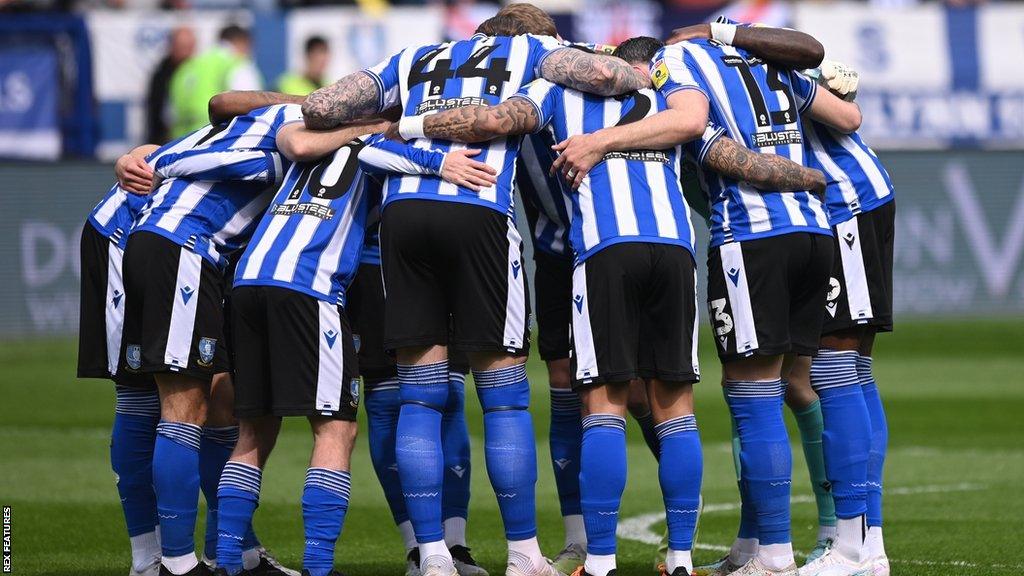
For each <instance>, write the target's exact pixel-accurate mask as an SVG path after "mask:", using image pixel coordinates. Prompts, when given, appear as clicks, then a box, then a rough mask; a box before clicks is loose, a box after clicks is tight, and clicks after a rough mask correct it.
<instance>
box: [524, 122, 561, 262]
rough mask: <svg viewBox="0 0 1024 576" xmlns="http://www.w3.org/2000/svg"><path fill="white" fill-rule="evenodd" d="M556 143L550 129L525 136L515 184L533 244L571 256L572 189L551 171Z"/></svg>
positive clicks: (535, 247)
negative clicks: (553, 148)
mask: <svg viewBox="0 0 1024 576" xmlns="http://www.w3.org/2000/svg"><path fill="white" fill-rule="evenodd" d="M555 143H556V142H555V136H554V134H552V133H551V131H550V130H542V131H541V132H538V133H537V134H531V135H529V136H527V137H526V138H524V139H523V143H522V146H521V147H520V148H519V158H518V160H517V161H516V163H517V164H518V165H517V167H516V187H517V188H518V189H519V196H520V197H521V198H522V200H523V210H524V211H525V212H526V219H527V221H528V222H529V225H530V235H531V236H532V238H533V248H534V249H535V250H540V251H541V252H545V253H547V254H550V255H552V256H559V257H566V258H572V246H571V245H570V243H569V225H570V220H571V215H572V190H570V189H569V188H568V186H567V185H566V184H565V181H564V180H563V179H562V178H561V177H560V176H557V175H556V176H550V175H549V171H550V170H551V164H552V163H553V162H554V161H555V157H556V156H555V151H554V150H552V149H551V147H552V146H554V145H555Z"/></svg>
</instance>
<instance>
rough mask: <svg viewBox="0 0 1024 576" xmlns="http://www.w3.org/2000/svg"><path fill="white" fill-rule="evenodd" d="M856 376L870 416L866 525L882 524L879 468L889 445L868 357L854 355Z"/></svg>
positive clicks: (883, 461)
mask: <svg viewBox="0 0 1024 576" xmlns="http://www.w3.org/2000/svg"><path fill="white" fill-rule="evenodd" d="M857 377H858V380H859V381H860V389H861V392H862V393H863V394H864V402H865V404H867V407H868V414H869V415H870V418H871V449H870V451H869V452H868V478H867V479H868V513H867V523H868V526H881V525H882V469H883V468H884V467H885V452H886V449H887V448H888V446H889V425H888V423H887V422H886V420H885V407H884V406H882V397H881V395H880V394H879V393H878V385H876V384H875V377H874V375H873V374H872V373H871V357H870V356H858V357H857Z"/></svg>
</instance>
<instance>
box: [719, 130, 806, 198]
mask: <svg viewBox="0 0 1024 576" xmlns="http://www.w3.org/2000/svg"><path fill="white" fill-rule="evenodd" d="M704 166H705V167H707V168H710V169H712V170H714V171H715V172H718V173H719V174H721V175H723V176H726V177H728V178H732V179H734V180H742V181H744V182H748V183H750V184H752V185H753V186H755V187H757V188H759V189H762V190H771V191H779V192H799V191H803V190H810V191H812V192H817V193H821V192H824V191H825V175H824V174H822V173H821V172H820V171H818V170H812V169H810V168H807V167H804V166H801V165H800V164H797V163H796V162H793V161H792V160H789V159H787V158H783V157H782V156H778V155H776V154H761V153H759V152H754V151H753V150H750V149H748V148H746V147H745V146H742V145H740V144H739V143H737V142H736V141H735V140H733V139H732V138H729V137H728V136H721V137H719V138H718V139H717V140H715V142H714V144H712V145H711V148H710V149H709V150H708V152H707V155H706V156H705V157H704Z"/></svg>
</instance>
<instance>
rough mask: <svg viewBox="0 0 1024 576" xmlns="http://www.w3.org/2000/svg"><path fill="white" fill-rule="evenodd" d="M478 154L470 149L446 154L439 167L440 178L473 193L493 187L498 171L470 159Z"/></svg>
mask: <svg viewBox="0 0 1024 576" xmlns="http://www.w3.org/2000/svg"><path fill="white" fill-rule="evenodd" d="M479 153H480V150H472V149H465V150H452V151H451V152H448V153H447V154H445V158H444V165H443V166H441V178H444V179H445V180H447V181H448V182H451V183H452V184H456V185H458V186H462V187H463V188H469V189H470V190H472V191H474V192H480V191H481V190H483V189H485V188H490V187H491V186H494V184H495V183H497V181H498V179H497V175H498V171H497V170H495V169H494V168H492V167H491V166H488V165H487V164H484V163H483V162H477V161H476V160H472V159H471V157H472V156H476V155H477V154H479Z"/></svg>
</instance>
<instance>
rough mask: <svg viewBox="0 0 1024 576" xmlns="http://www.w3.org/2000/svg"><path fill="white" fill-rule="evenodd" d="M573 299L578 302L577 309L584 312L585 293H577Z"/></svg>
mask: <svg viewBox="0 0 1024 576" xmlns="http://www.w3.org/2000/svg"><path fill="white" fill-rule="evenodd" d="M572 301H573V302H575V303H576V311H577V312H579V313H580V314H583V295H582V294H577V295H575V296H573V297H572Z"/></svg>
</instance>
